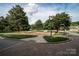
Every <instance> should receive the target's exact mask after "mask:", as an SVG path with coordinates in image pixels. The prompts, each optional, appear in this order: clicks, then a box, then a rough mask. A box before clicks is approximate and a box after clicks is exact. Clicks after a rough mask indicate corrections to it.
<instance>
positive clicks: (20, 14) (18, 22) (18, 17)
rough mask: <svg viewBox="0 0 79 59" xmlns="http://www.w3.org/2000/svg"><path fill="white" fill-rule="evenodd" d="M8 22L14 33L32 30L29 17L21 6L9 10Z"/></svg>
mask: <svg viewBox="0 0 79 59" xmlns="http://www.w3.org/2000/svg"><path fill="white" fill-rule="evenodd" d="M8 21H9V24H10V29H11V30H12V31H25V30H29V29H30V25H29V23H28V17H27V16H26V13H25V12H24V11H23V8H21V6H20V5H16V6H15V7H13V8H12V9H11V10H9V14H8Z"/></svg>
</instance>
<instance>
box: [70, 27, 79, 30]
mask: <svg viewBox="0 0 79 59" xmlns="http://www.w3.org/2000/svg"><path fill="white" fill-rule="evenodd" d="M78 30H79V26H70V31H78Z"/></svg>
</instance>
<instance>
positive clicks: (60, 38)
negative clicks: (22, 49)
mask: <svg viewBox="0 0 79 59" xmlns="http://www.w3.org/2000/svg"><path fill="white" fill-rule="evenodd" d="M44 39H45V40H46V41H48V42H50V43H54V42H62V41H67V40H69V38H66V37H57V36H56V37H54V36H52V37H51V36H44Z"/></svg>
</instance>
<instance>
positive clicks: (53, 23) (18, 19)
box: [0, 5, 71, 32]
mask: <svg viewBox="0 0 79 59" xmlns="http://www.w3.org/2000/svg"><path fill="white" fill-rule="evenodd" d="M70 24H71V21H70V16H69V14H67V13H65V12H62V13H58V14H56V15H55V16H53V15H52V16H51V19H50V16H49V19H48V20H46V21H45V23H42V21H41V20H38V21H36V22H35V24H32V25H29V22H28V16H26V12H24V11H23V8H22V7H21V6H20V5H16V6H15V7H13V8H12V9H11V10H9V11H8V14H7V16H6V17H3V16H1V17H0V32H12V31H29V30H30V29H32V30H34V29H36V30H53V29H55V30H57V32H58V30H59V29H60V28H61V27H62V28H63V29H65V30H68V29H69V27H70Z"/></svg>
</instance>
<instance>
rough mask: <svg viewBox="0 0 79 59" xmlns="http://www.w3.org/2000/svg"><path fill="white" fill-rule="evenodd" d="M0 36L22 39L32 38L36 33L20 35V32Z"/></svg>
mask: <svg viewBox="0 0 79 59" xmlns="http://www.w3.org/2000/svg"><path fill="white" fill-rule="evenodd" d="M0 36H2V37H5V38H11V39H23V38H32V37H36V35H22V34H19V35H18V34H0Z"/></svg>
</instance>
